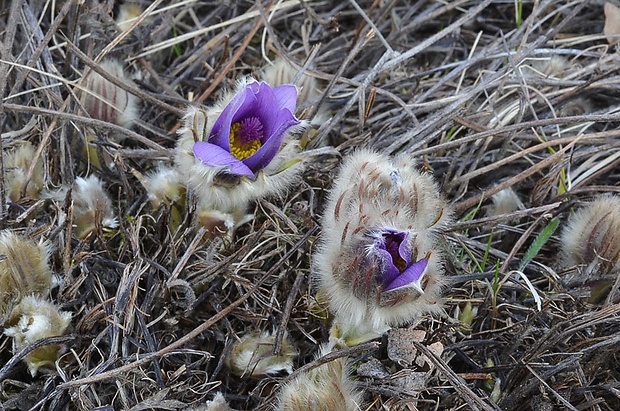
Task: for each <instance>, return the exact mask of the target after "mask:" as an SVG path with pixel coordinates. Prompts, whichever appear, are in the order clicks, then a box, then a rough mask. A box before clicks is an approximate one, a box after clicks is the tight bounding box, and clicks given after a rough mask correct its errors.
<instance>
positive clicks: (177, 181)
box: [139, 167, 185, 208]
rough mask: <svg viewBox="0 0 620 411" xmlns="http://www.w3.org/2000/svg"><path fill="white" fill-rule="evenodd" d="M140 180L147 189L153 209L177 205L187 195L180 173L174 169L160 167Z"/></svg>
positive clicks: (140, 177)
mask: <svg viewBox="0 0 620 411" xmlns="http://www.w3.org/2000/svg"><path fill="white" fill-rule="evenodd" d="M139 180H140V182H141V183H142V185H143V186H144V188H145V189H146V193H147V195H148V197H149V201H150V202H151V205H152V206H153V208H158V207H159V206H160V205H162V204H166V205H170V204H173V203H176V202H178V201H180V200H181V199H182V198H183V196H184V195H185V187H184V186H183V185H182V184H181V177H180V175H179V172H178V171H177V170H176V169H174V168H172V167H160V168H159V169H157V170H156V171H154V172H151V173H149V174H147V175H145V176H142V175H140V176H139Z"/></svg>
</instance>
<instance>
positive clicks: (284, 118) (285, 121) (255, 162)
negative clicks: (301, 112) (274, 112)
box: [243, 110, 299, 171]
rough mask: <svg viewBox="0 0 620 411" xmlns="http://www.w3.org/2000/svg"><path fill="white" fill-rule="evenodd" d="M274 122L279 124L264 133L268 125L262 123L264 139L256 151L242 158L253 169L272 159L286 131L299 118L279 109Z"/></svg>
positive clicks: (259, 167) (260, 167)
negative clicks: (272, 130)
mask: <svg viewBox="0 0 620 411" xmlns="http://www.w3.org/2000/svg"><path fill="white" fill-rule="evenodd" d="M275 122H276V124H278V125H279V126H278V128H277V129H276V130H275V131H274V132H273V133H272V134H266V133H267V129H268V125H267V124H265V123H263V131H264V132H265V134H266V135H267V138H266V140H265V141H264V142H263V145H262V146H261V148H259V149H258V151H257V152H256V153H254V154H253V155H251V156H250V157H248V158H246V159H245V160H243V162H244V163H245V165H247V166H248V167H249V168H250V169H252V170H254V171H258V170H261V169H263V168H265V167H266V166H267V165H268V164H269V163H270V162H271V160H273V158H274V157H275V156H276V154H277V153H278V151H279V150H280V146H281V145H282V141H283V140H284V135H285V134H286V131H287V130H288V129H289V128H291V127H293V126H296V125H297V124H299V120H297V119H296V118H295V116H294V115H293V113H291V112H290V111H288V110H282V111H280V113H279V114H278V116H277V117H276V119H275Z"/></svg>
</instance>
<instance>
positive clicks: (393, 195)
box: [314, 151, 448, 332]
mask: <svg viewBox="0 0 620 411" xmlns="http://www.w3.org/2000/svg"><path fill="white" fill-rule="evenodd" d="M447 220H448V210H447V205H446V203H445V201H444V200H443V199H442V198H441V196H440V195H439V193H438V190H437V186H436V185H435V183H434V182H433V180H432V178H431V177H430V176H429V175H427V174H421V173H419V172H418V171H417V170H415V168H414V167H413V166H412V165H411V159H410V158H409V157H407V156H404V155H402V156H399V157H396V158H394V159H391V158H389V157H387V156H385V155H380V154H377V153H373V152H369V151H358V152H356V153H354V154H353V155H351V156H349V158H347V159H346V160H345V162H344V164H343V166H342V168H341V170H340V173H339V175H338V177H337V178H336V180H335V182H334V186H333V188H332V190H331V193H330V197H329V201H328V204H327V207H326V210H325V213H324V215H323V220H322V223H323V224H322V225H323V235H322V243H321V246H320V249H319V251H318V253H316V254H315V262H314V266H315V271H316V275H317V277H318V280H319V281H320V284H321V287H322V291H323V292H324V293H325V295H326V296H327V299H328V301H329V307H330V309H331V311H332V312H334V314H335V316H336V319H337V321H338V322H339V323H341V324H343V326H344V328H345V329H347V328H348V327H355V326H356V325H364V326H365V327H366V328H370V329H375V330H377V331H381V330H385V329H386V327H389V326H392V325H397V324H401V323H404V322H407V321H410V320H412V319H413V318H415V317H417V316H419V315H421V314H422V313H424V312H437V311H439V309H440V304H439V297H440V293H441V287H442V284H443V282H444V281H443V269H442V266H441V251H440V250H439V248H438V247H437V241H436V234H435V230H436V229H438V228H441V227H442V226H443V225H444V224H445V223H446V221H447ZM365 332H367V331H365Z"/></svg>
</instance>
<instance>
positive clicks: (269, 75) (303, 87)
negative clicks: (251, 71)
mask: <svg viewBox="0 0 620 411" xmlns="http://www.w3.org/2000/svg"><path fill="white" fill-rule="evenodd" d="M261 77H262V79H263V80H264V81H265V82H267V83H268V84H271V85H273V86H278V85H280V84H294V85H295V86H297V90H298V91H299V95H298V96H297V101H298V103H299V105H300V106H303V105H305V104H307V103H308V102H310V101H311V100H313V99H315V98H317V97H318V96H319V95H320V94H319V92H318V83H317V81H316V79H315V78H314V77H312V76H309V75H308V74H305V73H300V72H299V70H297V69H296V68H295V67H293V65H292V64H291V63H289V62H288V61H287V60H286V59H284V58H281V57H278V58H276V59H275V60H274V61H273V63H272V64H270V65H268V66H267V67H265V68H264V69H263V74H262V76H261Z"/></svg>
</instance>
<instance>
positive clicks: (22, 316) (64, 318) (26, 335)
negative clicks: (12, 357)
mask: <svg viewBox="0 0 620 411" xmlns="http://www.w3.org/2000/svg"><path fill="white" fill-rule="evenodd" d="M70 322H71V314H70V313H68V312H63V311H60V310H59V309H58V307H57V306H55V305H54V304H52V303H50V302H48V301H46V300H45V299H42V298H40V297H34V296H28V297H25V298H24V299H23V300H22V301H21V302H20V303H19V305H18V306H16V307H15V309H14V310H13V312H12V313H11V318H10V319H9V321H8V322H7V325H9V326H10V327H9V328H7V329H5V330H4V334H5V335H7V336H9V337H13V352H14V353H16V352H17V351H19V350H21V349H22V348H24V347H26V346H27V345H29V344H32V343H33V342H35V341H37V340H40V339H42V338H48V337H56V336H59V335H63V334H64V333H65V331H66V329H67V327H68V326H69V324H70ZM59 351H60V347H59V346H57V345H49V346H43V347H39V348H37V349H35V350H33V351H31V352H30V353H28V354H27V355H26V357H25V358H24V361H25V362H26V364H27V365H28V370H29V371H30V373H31V374H32V375H33V376H34V375H36V373H37V371H38V370H39V368H41V367H43V366H50V365H53V364H54V362H55V361H56V360H57V359H58V353H59Z"/></svg>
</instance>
